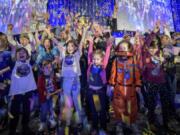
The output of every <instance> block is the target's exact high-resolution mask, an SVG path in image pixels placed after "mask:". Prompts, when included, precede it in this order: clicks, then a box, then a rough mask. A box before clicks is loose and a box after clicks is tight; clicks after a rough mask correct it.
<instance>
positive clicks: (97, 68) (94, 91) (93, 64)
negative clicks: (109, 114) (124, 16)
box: [87, 37, 113, 132]
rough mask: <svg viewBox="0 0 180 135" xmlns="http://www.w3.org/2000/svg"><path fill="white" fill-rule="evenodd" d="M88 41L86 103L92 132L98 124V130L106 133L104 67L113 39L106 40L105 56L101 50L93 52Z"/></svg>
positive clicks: (91, 43)
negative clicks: (90, 117)
mask: <svg viewBox="0 0 180 135" xmlns="http://www.w3.org/2000/svg"><path fill="white" fill-rule="evenodd" d="M88 40H89V50H88V71H87V78H88V91H87V95H88V96H87V102H88V104H89V107H90V112H91V113H92V128H93V130H94V131H93V132H97V131H98V124H100V128H101V129H102V130H104V131H106V103H107V101H106V100H107V98H106V85H107V82H106V67H107V64H108V60H109V56H110V49H111V46H112V42H113V39H112V38H109V39H108V40H107V46H106V52H105V54H104V52H103V51H102V50H95V51H94V52H93V39H92V37H90V38H89V39H88ZM104 131H103V132H104Z"/></svg>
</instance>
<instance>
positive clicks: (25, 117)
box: [9, 92, 31, 135]
mask: <svg viewBox="0 0 180 135" xmlns="http://www.w3.org/2000/svg"><path fill="white" fill-rule="evenodd" d="M30 97H31V92H27V93H26V94H24V95H15V96H14V98H13V99H12V101H11V107H10V111H11V114H12V115H13V117H14V118H13V119H10V125H9V135H15V132H16V128H17V125H18V121H19V115H20V114H21V106H22V121H21V125H22V133H23V135H29V128H28V123H29V116H30Z"/></svg>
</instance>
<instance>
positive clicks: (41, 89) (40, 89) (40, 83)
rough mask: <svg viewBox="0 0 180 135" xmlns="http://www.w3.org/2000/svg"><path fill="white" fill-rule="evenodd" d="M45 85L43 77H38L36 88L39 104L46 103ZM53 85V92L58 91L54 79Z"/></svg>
mask: <svg viewBox="0 0 180 135" xmlns="http://www.w3.org/2000/svg"><path fill="white" fill-rule="evenodd" d="M45 83H46V79H45V76H44V75H40V76H38V83H37V87H38V93H39V101H40V103H44V102H45V101H46V95H47V90H46V84H45ZM53 85H54V91H56V90H58V87H57V84H56V78H55V77H53Z"/></svg>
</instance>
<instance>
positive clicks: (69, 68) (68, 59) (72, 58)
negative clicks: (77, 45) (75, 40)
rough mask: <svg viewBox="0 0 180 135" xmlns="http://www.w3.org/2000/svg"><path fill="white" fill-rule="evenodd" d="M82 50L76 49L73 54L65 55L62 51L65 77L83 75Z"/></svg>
mask: <svg viewBox="0 0 180 135" xmlns="http://www.w3.org/2000/svg"><path fill="white" fill-rule="evenodd" d="M80 57H81V55H80V52H79V51H76V52H75V53H74V54H72V55H67V56H66V55H65V52H63V53H62V76H63V77H77V76H80V75H81V69H80V64H79V61H80Z"/></svg>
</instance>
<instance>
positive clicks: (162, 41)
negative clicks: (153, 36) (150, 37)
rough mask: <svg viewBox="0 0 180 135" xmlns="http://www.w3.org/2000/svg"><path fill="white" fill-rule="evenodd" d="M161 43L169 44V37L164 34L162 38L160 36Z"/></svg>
mask: <svg viewBox="0 0 180 135" xmlns="http://www.w3.org/2000/svg"><path fill="white" fill-rule="evenodd" d="M161 43H162V45H164V46H166V45H169V43H170V38H169V37H168V36H166V35H164V36H163V37H162V38H161Z"/></svg>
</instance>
